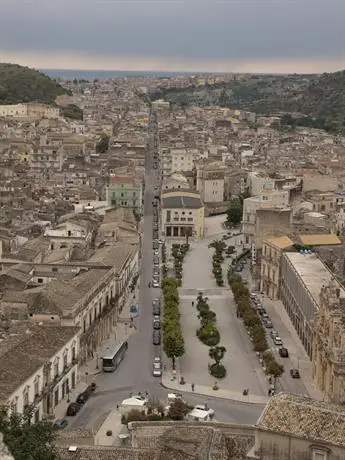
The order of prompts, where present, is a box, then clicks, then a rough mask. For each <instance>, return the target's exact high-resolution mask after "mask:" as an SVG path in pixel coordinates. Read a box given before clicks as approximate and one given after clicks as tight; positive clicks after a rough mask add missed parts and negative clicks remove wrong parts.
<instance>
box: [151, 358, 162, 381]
mask: <svg viewBox="0 0 345 460" xmlns="http://www.w3.org/2000/svg"><path fill="white" fill-rule="evenodd" d="M152 375H153V376H154V377H161V376H162V366H161V363H160V362H156V361H155V362H154V363H153V369H152Z"/></svg>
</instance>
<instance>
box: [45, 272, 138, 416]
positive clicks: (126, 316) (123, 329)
mask: <svg viewBox="0 0 345 460" xmlns="http://www.w3.org/2000/svg"><path fill="white" fill-rule="evenodd" d="M138 299H139V280H138V282H137V285H136V288H135V290H134V292H133V293H130V294H129V295H128V297H127V299H126V301H125V305H124V307H123V309H122V311H121V313H120V315H119V321H118V323H117V325H116V327H115V328H114V329H113V332H112V333H111V335H110V336H109V338H108V339H107V340H105V341H104V342H103V343H102V345H101V346H100V347H99V349H98V350H97V353H95V355H94V356H93V358H91V359H89V360H88V361H87V362H86V363H85V364H84V365H82V366H79V368H78V382H77V384H76V386H75V388H72V389H71V390H70V393H69V394H68V395H66V396H65V398H64V399H63V400H61V401H60V402H59V404H58V405H57V406H56V407H55V408H54V417H55V420H58V419H61V418H64V417H65V415H66V411H67V407H68V405H69V404H70V402H74V401H75V400H76V398H77V396H78V395H79V394H80V393H82V392H83V391H85V389H86V387H87V386H88V385H90V383H92V382H93V381H94V380H95V376H96V375H97V374H100V373H101V372H102V369H101V364H102V363H101V357H102V356H103V353H104V351H105V350H106V349H107V348H108V347H109V346H111V345H114V343H115V342H120V341H123V340H127V339H128V338H129V336H130V335H131V334H132V333H133V332H134V331H135V328H136V318H137V314H132V313H131V311H130V309H131V306H132V305H137V302H138ZM131 317H133V322H132V324H131V321H130V318H131ZM131 326H132V327H131Z"/></svg>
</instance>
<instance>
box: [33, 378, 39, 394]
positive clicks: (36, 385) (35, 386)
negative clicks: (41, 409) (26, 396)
mask: <svg viewBox="0 0 345 460" xmlns="http://www.w3.org/2000/svg"><path fill="white" fill-rule="evenodd" d="M34 392H35V396H36V395H38V394H40V376H39V375H36V377H35V382H34Z"/></svg>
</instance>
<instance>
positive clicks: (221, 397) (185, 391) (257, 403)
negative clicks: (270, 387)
mask: <svg viewBox="0 0 345 460" xmlns="http://www.w3.org/2000/svg"><path fill="white" fill-rule="evenodd" d="M160 385H161V386H162V387H163V388H165V389H166V390H172V391H178V390H176V388H170V387H168V386H166V385H164V383H163V381H161V382H160ZM179 393H188V394H194V395H197V396H204V397H211V398H217V399H224V400H226V401H231V402H233V403H236V404H238V405H241V404H243V405H246V406H260V407H261V406H265V405H266V404H267V402H268V401H269V400H267V401H266V402H262V403H260V402H250V401H239V400H238V399H233V398H227V397H225V396H218V395H217V393H216V390H215V395H206V394H204V393H198V392H197V391H188V390H182V389H181V390H180V391H179Z"/></svg>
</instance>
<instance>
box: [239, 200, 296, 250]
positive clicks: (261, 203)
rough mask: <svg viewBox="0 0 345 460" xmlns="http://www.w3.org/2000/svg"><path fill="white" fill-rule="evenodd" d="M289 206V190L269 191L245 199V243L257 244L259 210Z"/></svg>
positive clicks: (243, 221)
mask: <svg viewBox="0 0 345 460" xmlns="http://www.w3.org/2000/svg"><path fill="white" fill-rule="evenodd" d="M288 206H289V192H288V191H267V192H265V193H261V194H260V195H258V196H255V197H250V198H246V199H245V200H244V201H243V218H242V232H243V235H244V242H245V245H246V246H247V247H249V248H252V245H255V230H256V221H257V211H258V210H260V209H269V208H272V209H284V208H288Z"/></svg>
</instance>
